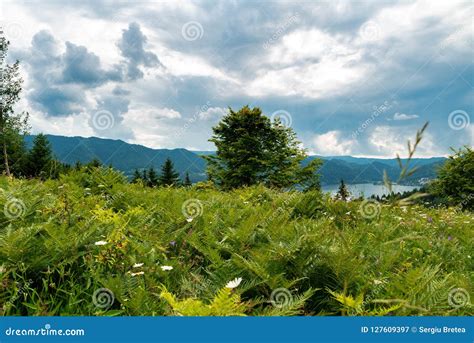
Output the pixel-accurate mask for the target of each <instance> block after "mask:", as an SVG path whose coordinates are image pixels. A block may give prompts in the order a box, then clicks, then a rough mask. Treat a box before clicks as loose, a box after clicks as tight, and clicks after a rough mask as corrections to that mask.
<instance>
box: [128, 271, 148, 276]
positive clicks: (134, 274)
mask: <svg viewBox="0 0 474 343" xmlns="http://www.w3.org/2000/svg"><path fill="white" fill-rule="evenodd" d="M143 274H145V272H137V273H130V275H132V276H137V275H143Z"/></svg>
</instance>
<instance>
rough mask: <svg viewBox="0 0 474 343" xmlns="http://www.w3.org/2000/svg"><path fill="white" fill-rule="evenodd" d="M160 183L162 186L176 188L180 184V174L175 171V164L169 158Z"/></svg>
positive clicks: (162, 170) (163, 167)
mask: <svg viewBox="0 0 474 343" xmlns="http://www.w3.org/2000/svg"><path fill="white" fill-rule="evenodd" d="M159 183H160V185H162V186H176V185H178V184H179V173H177V172H176V171H175V170H174V165H173V162H172V161H171V160H170V159H169V158H167V159H166V161H165V163H164V164H163V166H162V167H161V175H160V178H159Z"/></svg>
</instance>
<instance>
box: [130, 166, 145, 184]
mask: <svg viewBox="0 0 474 343" xmlns="http://www.w3.org/2000/svg"><path fill="white" fill-rule="evenodd" d="M142 180H143V178H142V174H140V172H139V171H138V169H135V171H134V172H133V177H132V183H137V182H139V181H142Z"/></svg>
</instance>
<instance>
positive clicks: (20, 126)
mask: <svg viewBox="0 0 474 343" xmlns="http://www.w3.org/2000/svg"><path fill="white" fill-rule="evenodd" d="M9 45H10V42H9V41H7V40H6V38H5V37H4V35H3V31H1V30H0V144H1V150H2V159H3V168H2V170H3V172H5V174H6V175H7V176H11V171H12V169H11V163H10V162H11V161H10V160H9V156H10V154H12V151H15V148H18V147H20V146H21V144H23V143H19V141H20V138H22V137H20V136H22V135H25V134H26V133H27V131H28V114H27V113H21V114H15V112H14V110H13V107H14V105H15V103H17V102H18V100H19V99H20V93H21V90H22V84H23V79H22V78H21V77H20V73H19V67H20V62H19V61H16V62H15V63H14V64H12V65H8V64H6V63H5V61H6V57H7V53H8V46H9ZM16 151H17V154H21V153H22V151H19V150H16ZM23 152H24V150H23ZM23 157H24V155H22V156H16V158H17V159H18V160H17V161H15V162H16V163H20V162H19V161H21V160H22V158H23ZM12 162H13V161H12Z"/></svg>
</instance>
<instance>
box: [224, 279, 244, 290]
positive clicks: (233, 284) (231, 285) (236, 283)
mask: <svg viewBox="0 0 474 343" xmlns="http://www.w3.org/2000/svg"><path fill="white" fill-rule="evenodd" d="M241 282H242V278H241V277H239V278H235V279H234V280H232V281H229V282H228V283H227V285H225V287H226V288H230V289H233V288H236V287H238V286H239V285H240V283H241Z"/></svg>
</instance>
